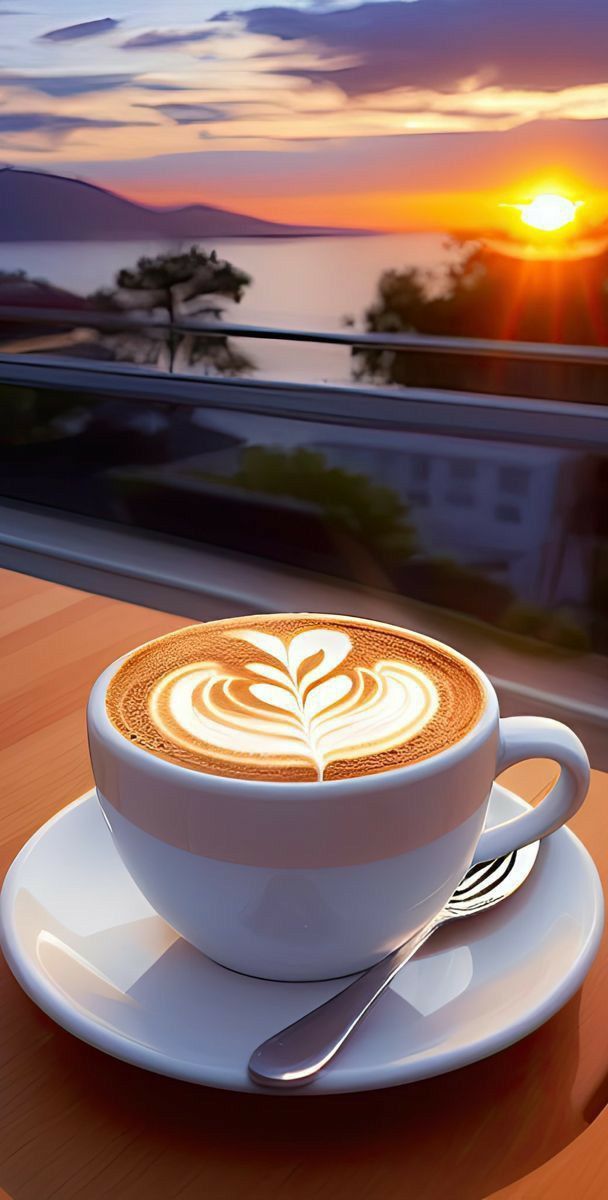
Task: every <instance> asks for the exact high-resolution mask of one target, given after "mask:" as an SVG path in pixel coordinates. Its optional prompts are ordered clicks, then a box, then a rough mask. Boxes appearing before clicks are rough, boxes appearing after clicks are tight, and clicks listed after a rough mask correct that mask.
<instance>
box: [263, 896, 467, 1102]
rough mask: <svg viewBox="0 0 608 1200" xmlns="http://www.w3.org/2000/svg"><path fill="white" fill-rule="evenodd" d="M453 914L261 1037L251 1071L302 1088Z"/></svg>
mask: <svg viewBox="0 0 608 1200" xmlns="http://www.w3.org/2000/svg"><path fill="white" fill-rule="evenodd" d="M447 919H449V917H448V915H447V914H446V913H445V912H443V913H439V914H438V915H437V916H436V917H434V918H433V920H432V921H431V922H430V923H429V924H428V925H425V926H424V927H423V928H422V929H420V930H418V933H415V934H414V935H413V937H411V938H410V939H409V941H407V942H404V943H403V945H402V946H399V948H398V949H397V950H393V951H392V952H391V953H390V954H389V955H387V957H386V958H383V959H381V961H380V962H379V963H376V964H375V966H373V967H370V969H369V970H368V971H364V972H363V974H362V975H359V977H358V978H357V979H355V980H354V982H353V983H349V984H348V986H347V987H345V988H344V990H343V991H342V992H338V993H337V995H335V996H331V998H330V999H329V1000H326V1001H325V1003H324V1004H321V1005H319V1007H318V1008H314V1009H313V1010H312V1012H309V1013H306V1015H305V1016H303V1017H301V1018H300V1020H299V1021H295V1022H294V1023H293V1025H288V1026H287V1028H286V1029H282V1030H281V1032H280V1033H275V1034H274V1035H273V1037H271V1038H268V1040H267V1041H266V1042H262V1044H261V1046H258V1048H257V1050H254V1052H253V1054H252V1055H251V1058H250V1059H249V1074H250V1076H251V1078H252V1079H253V1080H254V1082H255V1083H260V1084H262V1085H263V1086H264V1087H273V1088H280V1087H303V1086H304V1085H305V1084H307V1083H311V1082H312V1080H313V1079H314V1078H315V1076H317V1075H318V1074H319V1072H320V1071H322V1070H323V1068H324V1067H325V1066H326V1065H327V1063H329V1062H331V1060H332V1058H333V1057H334V1055H336V1054H337V1053H338V1050H340V1048H341V1047H342V1046H343V1045H344V1043H345V1041H346V1039H347V1038H348V1037H349V1036H350V1034H351V1033H352V1032H353V1029H356V1027H357V1025H359V1023H360V1022H361V1021H362V1020H363V1018H364V1017H365V1016H367V1013H368V1012H369V1010H370V1008H371V1007H372V1005H373V1004H374V1003H375V1001H376V1000H377V999H378V996H380V995H381V994H382V992H383V991H384V989H385V988H386V987H388V985H389V983H390V982H391V979H394V977H395V975H396V974H397V972H398V971H400V970H401V967H403V966H405V964H406V963H407V962H409V960H410V958H412V957H413V956H414V954H415V953H416V951H417V950H419V949H420V947H421V946H423V945H424V943H425V942H426V941H428V939H429V938H430V936H431V934H433V933H434V932H435V930H436V929H438V928H439V926H440V925H443V924H444V922H445V921H446V920H447Z"/></svg>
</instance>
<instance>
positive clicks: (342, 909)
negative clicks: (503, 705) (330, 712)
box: [87, 617, 589, 980]
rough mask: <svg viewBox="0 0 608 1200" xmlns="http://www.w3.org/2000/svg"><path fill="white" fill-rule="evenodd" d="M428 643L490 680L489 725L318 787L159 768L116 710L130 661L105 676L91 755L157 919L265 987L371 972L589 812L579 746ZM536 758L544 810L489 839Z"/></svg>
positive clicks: (115, 828) (562, 729)
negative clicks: (503, 800)
mask: <svg viewBox="0 0 608 1200" xmlns="http://www.w3.org/2000/svg"><path fill="white" fill-rule="evenodd" d="M322 619H323V618H322V617H320V620H322ZM389 628H390V627H389ZM415 636H416V637H419V636H420V635H419V634H416V635H415ZM426 640H427V641H428V642H430V643H431V644H432V645H434V646H437V647H439V649H444V650H447V651H448V653H449V654H450V655H456V657H457V658H461V659H462V661H463V662H465V663H466V665H467V666H468V667H469V669H470V670H471V671H473V672H474V673H475V674H476V675H477V677H478V678H479V679H480V681H481V683H482V686H483V689H484V692H485V696H486V704H485V708H484V710H483V712H482V714H481V716H480V718H479V720H478V721H477V723H476V725H475V726H474V727H473V729H472V730H471V731H470V732H469V733H468V734H467V735H466V736H465V737H463V738H462V739H461V740H460V741H458V742H455V743H454V744H452V745H451V746H448V747H447V749H445V750H443V751H441V752H440V753H438V754H435V755H433V756H432V757H430V758H427V759H424V760H422V761H419V762H415V763H413V764H411V765H409V766H405V767H402V768H399V769H397V770H392V771H385V772H381V773H378V774H374V775H366V776H358V777H356V778H352V779H343V780H328V781H325V782H320V783H291V784H290V783H272V782H271V783H268V782H259V781H253V780H247V779H233V778H226V777H222V776H218V775H209V774H203V773H201V772H200V771H195V770H190V769H188V768H186V767H182V766H178V765H176V764H174V763H171V762H168V761H166V760H165V759H162V758H159V757H157V756H156V755H152V754H149V753H148V752H147V751H146V750H144V749H142V748H141V747H140V746H138V745H135V744H133V743H131V742H130V741H128V740H127V738H125V737H124V736H123V735H122V734H121V733H119V731H118V730H117V729H116V727H115V726H114V725H113V724H112V722H111V721H110V719H109V717H108V714H107V711H106V690H107V687H108V684H109V682H110V680H111V678H112V676H113V675H114V674H115V672H116V670H117V669H118V667H119V666H120V664H121V662H123V661H124V659H120V660H118V661H117V662H115V663H113V664H112V665H111V666H110V667H108V668H107V670H106V671H104V672H103V674H102V675H101V676H100V677H99V679H98V680H97V682H96V683H95V685H94V687H93V690H92V692H91V696H90V699H89V705H88V712H87V720H88V730H89V744H90V751H91V759H92V763H93V771H94V774H95V781H96V784H97V793H98V796H99V801H100V804H101V807H102V809H103V812H104V814H105V817H106V820H107V823H108V825H109V827H110V830H111V833H112V837H113V839H114V842H115V845H116V848H117V850H118V853H119V854H120V856H121V858H122V860H123V862H124V863H125V865H126V867H127V868H128V870H129V871H130V873H131V875H132V877H133V879H134V880H135V882H136V883H137V885H138V886H139V888H140V889H141V891H142V892H143V894H144V896H146V897H147V899H148V900H149V902H150V904H151V905H152V906H153V908H155V909H156V911H157V912H159V913H160V914H161V915H162V916H163V917H164V918H165V919H166V920H167V921H168V922H169V924H171V925H172V926H173V927H174V928H175V929H176V930H177V931H178V932H179V933H180V934H182V936H183V937H185V938H186V939H187V940H188V941H189V942H191V943H192V944H193V945H194V946H197V947H198V948H199V949H200V950H202V951H203V953H204V954H206V955H208V956H209V957H210V958H212V959H215V960H216V961H217V962H219V963H222V964H224V965H225V966H227V967H231V968H232V969H233V970H236V971H242V972H245V973H246V974H248V975H257V976H261V977H263V978H268V979H284V980H298V979H325V978H333V977H337V976H341V975H349V974H351V973H353V972H355V971H361V970H363V969H364V968H366V967H369V966H371V965H372V964H373V963H375V962H377V961H378V960H379V959H381V958H383V957H384V955H386V954H388V953H389V951H390V950H392V949H393V948H394V947H396V946H398V945H400V944H401V943H402V942H403V941H405V940H406V939H407V938H408V937H409V936H410V935H411V934H412V933H413V932H414V931H415V930H416V929H419V928H420V927H421V926H422V925H424V924H425V923H426V922H427V921H428V920H430V918H431V917H432V916H434V915H435V913H437V912H438V911H439V909H440V908H441V907H442V906H443V904H444V903H445V902H446V900H447V899H448V898H449V896H450V895H451V893H452V892H453V891H454V889H455V887H456V886H457V885H458V883H459V882H460V880H461V878H462V876H463V875H464V874H465V872H466V871H467V869H468V867H469V866H470V865H471V863H472V862H473V861H484V860H486V859H490V858H496V857H498V856H499V855H502V854H506V853H508V852H509V851H511V850H515V849H517V848H519V847H520V846H524V845H526V844H528V843H529V842H532V841H535V840H536V838H541V837H544V836H545V835H546V834H548V833H551V832H552V831H553V830H555V829H557V828H558V827H559V826H560V825H562V824H563V823H564V822H565V821H567V820H568V818H569V817H571V816H572V815H573V813H575V812H576V810H577V809H578V808H579V806H580V804H581V803H582V801H583V799H584V797H585V794H586V792H587V787H588V783H589V761H588V759H587V755H586V753H585V750H584V747H583V745H582V743H581V742H580V741H579V739H578V737H577V736H576V734H574V733H573V732H572V730H570V729H568V728H567V726H565V725H562V724H561V723H560V722H558V721H553V720H549V719H547V718H545V717H507V718H506V719H505V718H503V719H501V718H500V717H499V712H498V701H497V698H496V693H495V692H494V689H493V687H492V685H491V683H490V682H489V680H488V679H487V677H486V676H485V675H484V673H483V672H482V671H481V670H480V669H479V668H478V667H476V666H475V664H474V663H472V662H470V661H469V660H468V659H463V657H462V655H458V654H457V653H456V651H454V650H452V649H450V648H448V647H442V646H441V644H440V643H439V642H434V641H433V640H432V639H430V638H427V639H426ZM527 758H549V759H553V760H554V761H555V762H556V763H558V765H559V767H560V775H559V778H558V779H557V781H556V782H555V783H554V784H553V787H552V788H551V790H550V791H549V792H548V794H547V795H546V796H545V797H544V799H543V800H541V802H540V804H538V805H537V807H536V808H534V809H532V810H531V811H529V812H526V813H522V814H521V815H520V816H517V817H515V818H513V819H512V820H510V821H507V822H505V823H504V824H502V825H499V826H496V827H495V828H493V829H488V830H485V831H484V828H483V827H484V821H485V817H486V810H487V807H488V800H489V796H490V791H491V788H492V782H493V780H494V778H495V776H496V775H497V774H498V773H499V772H500V771H502V770H503V769H504V768H505V767H508V766H511V765H512V764H513V763H516V762H520V761H522V760H523V759H527Z"/></svg>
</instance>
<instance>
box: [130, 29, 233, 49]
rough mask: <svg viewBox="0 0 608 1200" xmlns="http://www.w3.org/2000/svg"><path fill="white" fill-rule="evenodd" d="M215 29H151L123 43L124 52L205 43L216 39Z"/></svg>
mask: <svg viewBox="0 0 608 1200" xmlns="http://www.w3.org/2000/svg"><path fill="white" fill-rule="evenodd" d="M214 36H215V30H214V29H149V30H148V31H147V32H146V33H138V34H137V36H136V37H132V38H129V40H128V41H127V42H123V43H122V48H123V50H146V49H150V47H153V46H174V45H179V44H180V43H181V42H204V41H206V40H207V38H210V37H214Z"/></svg>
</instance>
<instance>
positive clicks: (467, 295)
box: [353, 239, 608, 400]
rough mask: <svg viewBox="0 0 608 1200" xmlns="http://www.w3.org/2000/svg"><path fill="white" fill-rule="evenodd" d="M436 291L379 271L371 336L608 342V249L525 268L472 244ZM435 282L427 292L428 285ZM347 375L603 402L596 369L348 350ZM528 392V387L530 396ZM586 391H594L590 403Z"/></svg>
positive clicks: (422, 279) (418, 275)
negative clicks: (349, 372) (349, 371)
mask: <svg viewBox="0 0 608 1200" xmlns="http://www.w3.org/2000/svg"><path fill="white" fill-rule="evenodd" d="M452 245H460V246H461V250H462V252H461V255H460V257H459V258H458V259H457V260H456V261H455V262H452V264H451V265H450V267H449V268H448V271H447V274H446V277H445V280H444V282H443V286H442V288H441V290H438V288H437V281H436V280H434V279H432V278H430V277H429V275H428V274H425V272H423V271H421V270H420V269H418V268H417V267H414V268H406V269H404V270H397V269H391V270H388V271H385V272H384V273H383V274H382V275H381V277H380V279H379V281H378V286H377V296H376V299H375V301H374V303H373V304H372V305H371V306H370V307H369V308H368V310H367V312H366V330H367V331H368V332H369V333H421V334H431V335H432V334H436V335H446V336H454V337H469V338H492V339H507V340H516V341H532V342H564V343H570V344H575V345H581V344H583V345H584V344H587V345H590V344H591V345H598V344H599V345H608V252H606V251H604V252H602V253H600V254H597V255H596V256H595V257H593V258H584V259H573V260H563V261H554V262H551V261H528V260H521V259H518V258H515V257H512V256H511V255H508V254H504V253H501V252H500V251H499V250H497V249H494V248H492V247H491V246H489V245H487V244H485V243H483V242H480V241H475V242H470V241H469V242H464V243H462V242H461V243H458V242H456V240H455V239H453V240H452ZM431 284H433V286H431ZM353 358H354V368H353V373H354V375H355V376H356V377H357V378H359V379H360V378H363V377H365V376H368V377H369V376H372V377H376V378H380V379H382V380H383V381H387V382H390V383H402V384H410V385H411V384H414V385H418V386H425V385H427V386H434V387H460V388H463V389H467V390H472V391H486V390H487V391H491V390H503V391H505V392H513V394H524V395H525V394H534V395H538V396H543V395H550V396H556V397H557V396H562V395H564V398H574V399H576V398H580V395H581V394H585V395H586V397H587V398H595V399H602V400H605V394H606V379H605V372H604V371H603V369H602V368H596V367H593V366H591V367H587V366H582V367H581V366H580V365H577V364H573V366H571V367H563V366H561V365H556V366H555V367H553V366H552V365H548V364H544V363H543V364H540V365H539V364H532V363H528V362H516V361H515V360H511V361H509V362H505V361H502V362H497V361H490V360H485V361H483V360H481V359H480V358H479V357H476V358H472V357H471V358H466V357H462V358H458V359H456V358H454V357H453V356H450V357H449V358H443V357H440V356H436V355H433V356H431V355H428V354H427V355H424V354H422V353H420V354H415V355H412V354H403V353H399V352H395V351H393V350H391V351H384V350H375V349H366V348H364V347H361V348H360V349H359V348H357V349H354V350H353ZM531 389H532V390H531ZM590 391H591V392H593V393H595V394H594V395H593V396H590Z"/></svg>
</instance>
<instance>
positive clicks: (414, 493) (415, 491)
mask: <svg viewBox="0 0 608 1200" xmlns="http://www.w3.org/2000/svg"><path fill="white" fill-rule="evenodd" d="M407 498H408V500H409V502H410V504H411V505H412V507H413V508H428V506H429V504H430V503H431V498H430V496H429V494H428V492H425V491H423V490H422V489H421V488H410V490H409V491H408V494H407Z"/></svg>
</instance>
